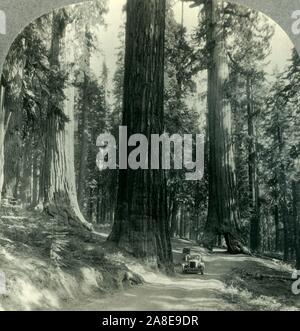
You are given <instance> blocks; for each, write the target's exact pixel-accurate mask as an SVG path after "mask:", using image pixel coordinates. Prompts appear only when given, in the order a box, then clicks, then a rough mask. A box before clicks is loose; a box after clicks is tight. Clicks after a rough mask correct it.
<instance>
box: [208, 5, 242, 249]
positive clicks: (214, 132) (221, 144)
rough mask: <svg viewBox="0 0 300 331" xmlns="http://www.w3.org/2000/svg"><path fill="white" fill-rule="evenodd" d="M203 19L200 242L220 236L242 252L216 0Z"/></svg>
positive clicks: (212, 241)
mask: <svg viewBox="0 0 300 331" xmlns="http://www.w3.org/2000/svg"><path fill="white" fill-rule="evenodd" d="M204 5H205V11H206V20H207V44H208V51H209V53H210V60H209V63H208V128H209V207H208V219H207V224H206V228H205V233H204V237H203V242H204V244H205V245H206V246H208V247H209V248H212V247H213V246H214V244H215V243H216V238H217V236H218V235H224V237H225V240H226V244H227V247H228V251H229V252H230V253H240V252H242V251H243V250H244V248H243V245H242V244H241V242H240V239H239V221H240V215H239V209H238V204H237V201H236V197H235V181H236V180H235V162H234V155H233V144H232V128H231V125H232V116H231V106H230V102H229V95H228V79H229V67H228V60H227V54H226V51H225V41H224V38H225V36H224V26H223V24H222V22H221V17H220V11H219V9H218V1H217V0H208V1H204Z"/></svg>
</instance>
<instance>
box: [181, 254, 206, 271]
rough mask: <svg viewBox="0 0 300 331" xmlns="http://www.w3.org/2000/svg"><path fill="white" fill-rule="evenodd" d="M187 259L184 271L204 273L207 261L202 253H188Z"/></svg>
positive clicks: (183, 265)
mask: <svg viewBox="0 0 300 331" xmlns="http://www.w3.org/2000/svg"><path fill="white" fill-rule="evenodd" d="M185 259H186V260H185V262H184V263H183V264H182V273H184V274H201V275H204V271H205V263H204V262H203V259H202V257H201V255H187V256H186V257H185Z"/></svg>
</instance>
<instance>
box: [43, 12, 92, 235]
mask: <svg viewBox="0 0 300 331" xmlns="http://www.w3.org/2000/svg"><path fill="white" fill-rule="evenodd" d="M66 24H67V17H66V12H65V11H64V10H59V11H55V12H54V14H53V23H52V39H51V50H50V58H49V62H50V66H51V67H52V68H56V71H57V72H59V71H60V52H61V44H62V41H63V38H64V36H65V30H66ZM62 78H63V77H60V79H58V78H57V73H56V75H52V77H51V78H50V79H51V81H50V84H49V87H50V91H49V92H50V93H49V94H50V97H49V104H48V113H47V120H46V128H45V132H46V133H45V137H46V138H45V139H46V142H45V161H44V173H43V180H44V192H43V193H44V208H45V211H46V212H47V213H48V214H49V215H51V216H53V217H58V218H61V219H63V220H65V221H67V222H69V223H71V224H73V225H74V224H75V225H79V226H83V227H85V228H87V229H91V225H90V224H89V223H88V222H86V221H85V219H84V217H83V216H82V214H81V212H80V210H79V206H78V202H77V195H76V185H75V168H74V113H73V111H74V109H72V107H64V99H65V96H64V94H63V93H62V92H61V91H63V89H64V81H65V80H64V79H62Z"/></svg>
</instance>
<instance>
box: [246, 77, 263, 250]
mask: <svg viewBox="0 0 300 331" xmlns="http://www.w3.org/2000/svg"><path fill="white" fill-rule="evenodd" d="M246 79H247V82H246V85H247V87H246V93H247V113H248V137H249V145H248V168H249V200H250V208H251V219H250V248H251V250H252V251H259V250H260V248H261V236H260V232H261V229H260V210H259V185H258V173H257V171H258V169H257V141H256V118H255V113H254V109H253V94H252V79H251V76H250V75H248V76H247V78H246Z"/></svg>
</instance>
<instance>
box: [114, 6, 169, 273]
mask: <svg viewBox="0 0 300 331" xmlns="http://www.w3.org/2000/svg"><path fill="white" fill-rule="evenodd" d="M165 12H166V3H165V0H128V2H127V23H126V50H125V77H124V104H123V125H124V126H127V127H128V135H132V134H135V133H142V134H144V135H146V137H148V138H149V141H150V135H151V134H162V133H163V131H164V124H163V117H164V111H163V97H164V39H165ZM128 152H130V149H129V151H128ZM167 220H168V217H167V201H166V180H165V175H164V172H163V171H161V170H142V169H138V170H135V171H134V170H120V172H119V191H118V201H117V210H116V219H115V223H114V226H113V230H112V234H111V236H110V241H112V242H115V243H116V244H117V245H118V246H119V247H120V248H122V249H124V250H125V251H127V252H129V253H132V254H133V255H135V256H137V257H139V258H142V259H144V260H146V261H148V262H149V263H151V264H157V265H158V266H159V267H161V268H166V269H169V268H170V267H171V262H172V253H171V243H170V235H169V229H168V222H167Z"/></svg>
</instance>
